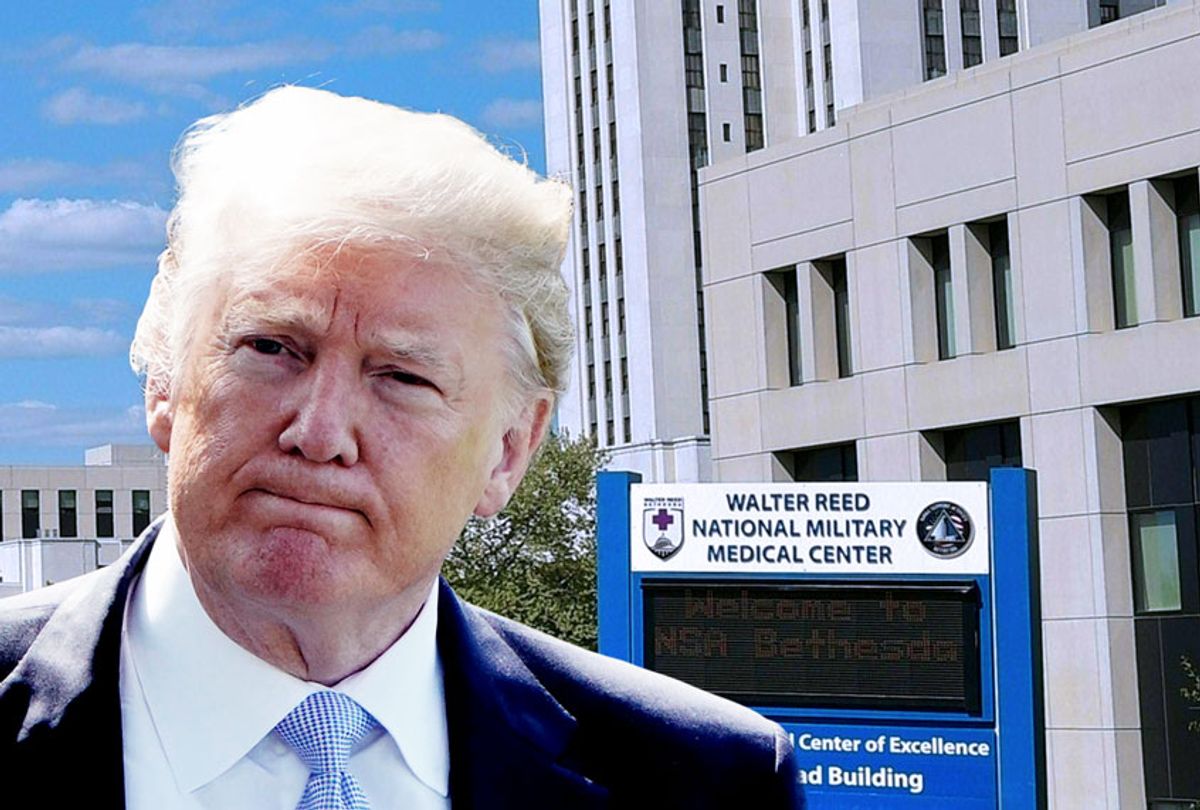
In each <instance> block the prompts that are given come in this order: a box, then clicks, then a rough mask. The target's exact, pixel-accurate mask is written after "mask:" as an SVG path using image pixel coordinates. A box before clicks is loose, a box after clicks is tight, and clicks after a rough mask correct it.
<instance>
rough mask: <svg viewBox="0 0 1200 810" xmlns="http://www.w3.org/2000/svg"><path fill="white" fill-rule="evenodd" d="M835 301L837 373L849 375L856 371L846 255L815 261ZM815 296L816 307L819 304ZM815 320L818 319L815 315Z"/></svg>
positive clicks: (814, 303)
mask: <svg viewBox="0 0 1200 810" xmlns="http://www.w3.org/2000/svg"><path fill="white" fill-rule="evenodd" d="M815 266H816V269H817V271H818V272H819V273H820V274H821V280H822V281H823V282H824V284H825V286H826V287H827V289H828V291H829V293H831V294H832V301H833V343H834V350H835V352H836V355H837V375H838V376H839V377H849V376H850V375H851V374H853V373H854V366H853V362H852V360H851V354H850V348H851V344H850V290H849V287H848V285H847V283H846V257H845V256H837V257H834V258H832V259H827V260H824V261H820V262H816V263H815ZM817 298H818V296H814V298H813V306H814V308H815V307H816V306H818V305H819V302H818V300H817ZM814 320H816V318H815V316H814Z"/></svg>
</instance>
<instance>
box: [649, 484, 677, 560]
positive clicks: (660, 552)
mask: <svg viewBox="0 0 1200 810" xmlns="http://www.w3.org/2000/svg"><path fill="white" fill-rule="evenodd" d="M645 506H646V508H645V509H644V510H643V512H642V541H643V542H645V544H646V548H648V549H650V552H651V553H652V554H654V556H656V557H658V558H659V559H661V560H665V559H668V558H669V557H673V556H674V555H675V553H676V552H677V551H679V549H681V548H683V498H653V499H650V498H647V499H646V504H645Z"/></svg>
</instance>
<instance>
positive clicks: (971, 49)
mask: <svg viewBox="0 0 1200 810" xmlns="http://www.w3.org/2000/svg"><path fill="white" fill-rule="evenodd" d="M953 2H954V0H922V2H921V34H922V37H923V38H924V41H925V59H924V65H925V78H926V80H928V79H936V78H938V77H939V76H945V75H946V26H945V16H946V10H945V9H946V5H947V4H950V3H953ZM979 2H980V0H958V18H959V23H960V29H959V30H960V31H961V32H962V63H963V67H964V68H969V67H974V66H975V65H978V64H981V63H982V62H983V23H982V18H981V15H980V11H979ZM984 2H987V0H984ZM996 18H997V19H996V22H997V27H998V29H999V45H1000V55H1001V56H1008V55H1009V54H1013V53H1016V52H1017V51H1018V50H1019V49H1020V37H1019V30H1018V21H1017V0H996Z"/></svg>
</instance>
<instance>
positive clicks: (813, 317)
mask: <svg viewBox="0 0 1200 810" xmlns="http://www.w3.org/2000/svg"><path fill="white" fill-rule="evenodd" d="M796 271H797V272H796V312H797V314H796V331H797V332H798V340H797V341H794V343H798V354H799V366H800V369H799V377H800V382H804V383H807V382H819V381H824V380H836V379H839V378H841V377H849V376H850V375H851V374H853V373H854V363H853V350H852V343H851V335H852V321H851V314H850V292H849V282H848V279H847V274H846V257H845V255H838V256H830V257H828V258H826V259H819V260H817V261H812V262H802V263H800V264H799V265H797V267H796Z"/></svg>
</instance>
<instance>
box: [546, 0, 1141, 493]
mask: <svg viewBox="0 0 1200 810" xmlns="http://www.w3.org/2000/svg"><path fill="white" fill-rule="evenodd" d="M1162 2H1163V0H1036V2H1034V0H835V1H834V2H830V0H722V1H721V2H717V1H716V0H668V1H665V2H658V1H657V0H656V1H655V2H650V0H540V13H541V48H542V72H543V75H542V79H543V93H544V98H545V104H544V109H545V127H546V147H547V149H546V156H547V168H548V172H549V173H550V174H552V175H559V176H562V177H566V178H568V179H569V180H570V182H571V185H572V188H573V189H574V191H575V218H574V223H573V227H572V239H571V243H570V246H569V249H568V254H567V257H566V260H565V262H564V265H563V273H564V276H565V278H566V279H567V282H568V284H569V286H570V290H571V296H572V302H573V309H574V314H575V319H576V325H577V327H578V335H579V337H578V344H577V351H576V356H577V362H576V365H575V368H574V372H573V375H572V378H571V385H570V389H569V390H568V392H567V394H566V396H565V397H564V398H563V400H562V402H561V405H560V409H559V413H558V415H557V416H558V424H559V426H560V427H563V428H565V429H567V430H568V431H570V432H571V433H573V434H575V435H580V434H588V435H592V436H595V437H596V439H597V441H598V443H599V444H600V445H601V446H603V447H606V448H608V449H609V450H610V451H611V452H612V455H613V460H612V465H613V466H614V467H621V468H623V469H634V470H637V471H639V472H641V473H642V474H643V475H644V476H645V477H646V479H647V480H655V481H696V480H709V479H710V478H711V477H712V465H711V446H710V441H709V435H710V432H711V431H710V414H709V410H708V409H709V404H708V403H709V399H710V397H709V392H708V380H709V374H708V357H707V347H708V345H709V341H708V339H707V337H706V316H705V307H704V297H703V294H702V289H703V284H702V281H701V279H702V274H703V272H704V268H703V252H702V250H701V227H700V223H701V213H700V197H699V193H698V184H697V171H698V170H699V169H701V168H703V167H705V166H708V165H709V164H712V163H721V162H722V161H726V160H735V159H738V158H740V157H744V156H745V155H747V154H750V153H753V152H755V151H756V150H758V149H761V148H763V147H764V146H766V145H770V144H778V143H784V142H787V141H789V140H792V139H795V138H798V137H803V136H807V135H810V134H814V133H818V132H821V131H823V130H826V129H828V128H830V127H833V126H836V124H837V120H838V116H839V112H840V111H841V110H843V109H846V108H849V107H852V106H854V105H858V104H861V103H863V102H866V101H869V100H871V99H873V98H877V97H879V96H882V95H885V94H888V93H893V92H896V91H901V90H904V89H905V88H912V87H916V86H919V85H921V84H922V82H924V81H926V80H928V79H933V78H937V77H939V76H942V75H944V74H946V73H950V74H954V73H956V72H957V71H960V70H962V69H965V68H969V67H972V66H974V65H977V64H980V63H987V62H991V61H993V60H995V59H998V58H1000V57H1002V56H1005V55H1009V54H1012V53H1015V52H1018V51H1020V50H1022V49H1027V48H1029V47H1031V46H1034V45H1037V44H1039V43H1041V42H1044V41H1050V40H1054V39H1058V38H1061V37H1063V36H1066V35H1069V34H1073V33H1077V32H1079V31H1084V30H1086V29H1088V28H1089V27H1092V26H1095V25H1099V24H1100V23H1101V22H1102V21H1107V20H1112V19H1117V18H1119V17H1122V16H1127V15H1129V14H1132V13H1135V12H1137V11H1140V10H1143V9H1144V8H1148V7H1153V6H1154V5H1156V3H1157V4H1161V3H1162Z"/></svg>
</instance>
